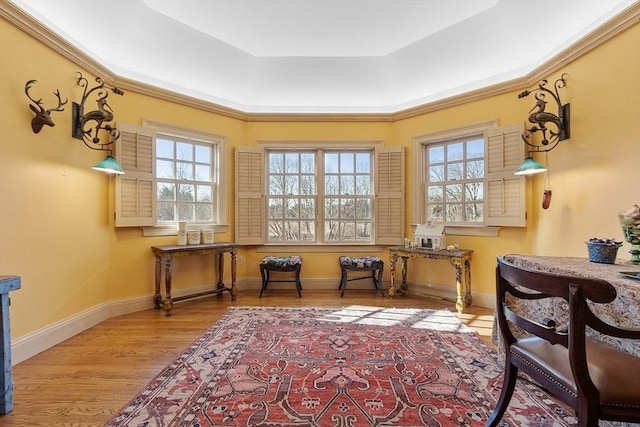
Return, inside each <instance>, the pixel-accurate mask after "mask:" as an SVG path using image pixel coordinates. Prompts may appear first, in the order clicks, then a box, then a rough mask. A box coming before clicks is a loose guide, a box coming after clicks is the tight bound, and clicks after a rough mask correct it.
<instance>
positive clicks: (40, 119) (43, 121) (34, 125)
mask: <svg viewBox="0 0 640 427" xmlns="http://www.w3.org/2000/svg"><path fill="white" fill-rule="evenodd" d="M35 83H37V80H29V81H27V83H25V85H24V93H26V94H27V98H29V99H30V100H31V102H33V104H29V108H30V109H31V111H33V112H34V113H36V115H35V117H34V118H33V119H32V120H31V129H33V133H38V132H40V131H41V130H42V127H43V126H44V125H47V126H51V127H53V126H55V125H56V124H55V123H53V119H52V118H51V113H52V112H53V111H64V108H62V106H63V105H65V104H66V103H67V101H68V99H65V100H64V101H62V98H61V97H60V91H59V90H58V89H56V91H55V92H53V94H54V95H55V96H56V98H58V106H57V107H54V108H49V109H46V110H45V108H44V107H43V106H42V98H40V99H33V97H32V96H31V95H30V94H29V89H31V87H32V86H33V85H34V84H35ZM34 104H35V105H34Z"/></svg>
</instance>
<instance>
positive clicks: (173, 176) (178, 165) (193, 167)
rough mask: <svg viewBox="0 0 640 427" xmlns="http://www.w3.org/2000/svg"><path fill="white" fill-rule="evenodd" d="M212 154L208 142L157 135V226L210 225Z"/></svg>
mask: <svg viewBox="0 0 640 427" xmlns="http://www.w3.org/2000/svg"><path fill="white" fill-rule="evenodd" d="M214 151H215V150H214V145H213V144H212V143H211V142H209V141H202V140H197V139H184V138H180V137H177V136H172V135H165V134H158V136H157V137H156V174H155V175H156V191H157V197H158V203H157V205H158V214H157V219H158V224H162V223H169V224H175V223H176V221H187V222H190V223H211V222H213V219H214V216H213V212H214V210H215V206H214V205H215V201H214V200H215V199H214V197H213V195H214V194H215V193H216V182H215V181H214V180H213V175H214V171H215V157H214Z"/></svg>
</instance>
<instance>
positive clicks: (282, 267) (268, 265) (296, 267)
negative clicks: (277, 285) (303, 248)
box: [258, 255, 302, 298]
mask: <svg viewBox="0 0 640 427" xmlns="http://www.w3.org/2000/svg"><path fill="white" fill-rule="evenodd" d="M301 268H302V257H300V256H298V255H292V256H286V257H276V256H266V257H264V258H262V259H261V260H260V275H262V289H261V290H260V296H259V297H258V298H262V293H263V292H264V291H265V289H267V285H268V284H269V282H295V284H296V290H297V291H298V296H299V297H302V293H301V292H300V291H301V290H302V284H301V283H300V269H301ZM272 271H293V272H295V276H294V278H292V279H278V280H275V279H272V278H270V277H269V276H270V273H271V272H272Z"/></svg>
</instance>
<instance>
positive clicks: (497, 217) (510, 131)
mask: <svg viewBox="0 0 640 427" xmlns="http://www.w3.org/2000/svg"><path fill="white" fill-rule="evenodd" d="M523 131H524V124H522V123H520V124H515V125H509V126H504V127H500V128H490V129H488V130H487V131H485V141H486V144H487V145H486V147H485V158H486V162H485V163H486V164H485V200H484V203H485V206H484V215H485V219H484V221H485V224H486V225H492V226H512V227H524V226H525V225H526V217H525V213H526V203H525V178H524V177H523V176H517V175H514V174H513V173H514V172H515V170H516V169H517V168H518V166H520V164H521V163H522V162H523V160H524V154H525V144H524V142H522V139H521V135H522V132H523Z"/></svg>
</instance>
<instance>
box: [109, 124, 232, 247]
mask: <svg viewBox="0 0 640 427" xmlns="http://www.w3.org/2000/svg"><path fill="white" fill-rule="evenodd" d="M144 124H145V127H142V128H140V127H136V126H131V125H126V124H118V129H119V130H120V133H121V136H120V138H119V139H118V141H117V142H116V158H117V159H118V161H119V162H120V164H121V165H122V167H123V169H124V171H125V174H124V175H120V176H118V177H116V215H115V223H116V226H118V227H127V226H142V227H155V228H156V230H157V231H155V232H153V231H147V230H145V235H157V234H169V233H175V229H176V223H177V221H187V222H189V223H192V224H202V225H226V214H225V211H226V209H225V204H226V189H225V186H224V185H221V183H220V180H221V177H222V176H225V175H224V170H223V165H224V164H225V163H226V162H223V161H221V159H220V156H221V153H223V152H224V150H223V147H224V145H225V139H224V138H223V137H220V136H218V135H213V134H208V133H204V132H199V131H195V130H191V129H184V128H179V127H174V126H171V125H166V124H162V123H156V122H151V121H145V122H144ZM161 227H164V231H162V230H160V228H161Z"/></svg>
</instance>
